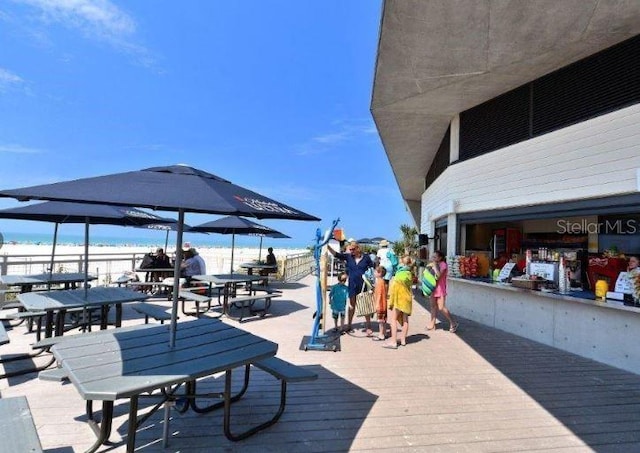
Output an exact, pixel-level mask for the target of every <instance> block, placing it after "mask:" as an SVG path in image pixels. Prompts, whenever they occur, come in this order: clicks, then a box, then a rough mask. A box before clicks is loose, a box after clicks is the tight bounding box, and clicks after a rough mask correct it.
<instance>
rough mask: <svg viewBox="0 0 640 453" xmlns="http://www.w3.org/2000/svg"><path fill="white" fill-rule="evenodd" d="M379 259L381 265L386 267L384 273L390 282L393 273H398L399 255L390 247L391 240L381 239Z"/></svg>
mask: <svg viewBox="0 0 640 453" xmlns="http://www.w3.org/2000/svg"><path fill="white" fill-rule="evenodd" d="M377 255H378V259H379V262H380V265H381V266H382V267H384V268H385V270H386V271H387V272H386V273H385V275H384V279H385V280H386V281H387V283H388V282H389V280H391V277H393V274H395V273H396V268H397V267H398V257H397V256H396V254H395V252H394V251H393V249H390V248H389V241H387V240H386V239H383V240H381V241H380V248H379V249H378V253H377Z"/></svg>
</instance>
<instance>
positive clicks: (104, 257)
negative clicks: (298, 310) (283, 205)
mask: <svg viewBox="0 0 640 453" xmlns="http://www.w3.org/2000/svg"><path fill="white" fill-rule="evenodd" d="M191 245H192V246H193V247H195V248H196V249H197V251H198V253H199V254H200V256H202V258H203V259H204V261H205V263H206V265H207V273H209V274H216V273H228V272H229V271H230V267H231V247H198V245H197V244H196V243H192V244H191ZM51 251H52V246H51V245H50V244H47V245H36V244H4V245H3V246H2V248H1V249H0V260H1V262H2V263H5V262H6V263H7V264H8V268H7V274H22V273H39V272H45V271H46V270H47V268H48V267H49V263H50V257H51ZM154 251H155V248H154V247H148V246H89V260H90V266H89V270H90V273H92V274H94V275H97V276H98V278H99V283H104V282H105V281H106V280H109V279H111V280H113V279H115V278H117V277H118V276H120V275H122V274H123V273H124V272H126V271H131V270H132V269H133V262H134V261H135V263H136V266H137V265H138V264H139V262H140V260H141V259H142V257H143V256H144V254H145V253H149V252H154ZM305 252H308V250H307V249H304V248H301V249H285V248H283V249H278V248H276V247H274V253H275V255H276V257H277V258H278V260H280V259H282V258H284V257H285V256H290V255H296V254H300V253H305ZM258 253H259V248H258V247H236V248H235V249H234V252H233V263H234V265H233V267H234V269H237V268H238V267H239V265H240V264H242V263H246V262H249V261H253V260H257V259H258ZM266 254H267V250H266V247H263V248H262V254H261V258H262V259H264V258H265V256H266ZM83 256H84V247H83V246H81V245H58V246H57V247H56V261H55V269H56V271H64V272H78V271H79V265H80V263H79V262H80V260H81V259H82V257H83ZM12 263H13V264H12Z"/></svg>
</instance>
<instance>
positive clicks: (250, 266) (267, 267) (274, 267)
mask: <svg viewBox="0 0 640 453" xmlns="http://www.w3.org/2000/svg"><path fill="white" fill-rule="evenodd" d="M240 267H241V268H243V269H246V270H247V274H249V275H253V270H254V269H257V270H258V271H265V270H266V271H269V272H276V271H277V270H278V266H277V265H274V264H259V263H242V264H241V265H240Z"/></svg>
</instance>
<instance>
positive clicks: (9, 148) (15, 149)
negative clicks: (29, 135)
mask: <svg viewBox="0 0 640 453" xmlns="http://www.w3.org/2000/svg"><path fill="white" fill-rule="evenodd" d="M42 152H43V151H42V150H41V149H38V148H28V147H26V146H22V145H16V144H11V143H8V144H6V145H3V144H0V153H13V154H38V153H42Z"/></svg>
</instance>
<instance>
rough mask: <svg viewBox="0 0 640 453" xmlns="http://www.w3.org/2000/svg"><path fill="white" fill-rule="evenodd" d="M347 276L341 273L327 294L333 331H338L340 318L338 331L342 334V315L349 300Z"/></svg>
mask: <svg viewBox="0 0 640 453" xmlns="http://www.w3.org/2000/svg"><path fill="white" fill-rule="evenodd" d="M346 282H347V274H346V273H344V272H342V273H341V274H340V275H338V283H336V284H335V285H333V286H332V287H331V291H330V292H329V305H330V306H331V316H333V331H334V332H337V331H338V316H339V317H340V330H341V331H342V332H343V333H344V314H345V309H346V308H347V299H348V298H349V287H348V286H347V285H346Z"/></svg>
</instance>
